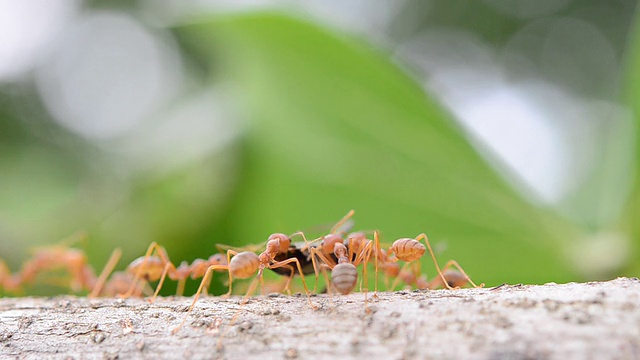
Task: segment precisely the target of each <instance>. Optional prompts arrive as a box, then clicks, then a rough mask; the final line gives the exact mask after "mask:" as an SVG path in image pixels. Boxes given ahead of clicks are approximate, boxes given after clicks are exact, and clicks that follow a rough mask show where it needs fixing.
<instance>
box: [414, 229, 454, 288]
mask: <svg viewBox="0 0 640 360" xmlns="http://www.w3.org/2000/svg"><path fill="white" fill-rule="evenodd" d="M421 239H424V242H425V244H427V249H429V254H431V259H432V260H433V264H434V265H435V266H436V270H438V276H440V279H442V283H443V284H444V286H445V287H446V288H447V289H448V290H453V288H452V287H451V286H449V283H447V280H446V279H445V278H444V275H443V274H442V270H440V266H439V265H438V261H436V256H435V254H434V253H433V249H431V244H429V238H427V235H426V234H425V233H422V234H420V235H418V236H417V237H416V240H417V241H420V240H421Z"/></svg>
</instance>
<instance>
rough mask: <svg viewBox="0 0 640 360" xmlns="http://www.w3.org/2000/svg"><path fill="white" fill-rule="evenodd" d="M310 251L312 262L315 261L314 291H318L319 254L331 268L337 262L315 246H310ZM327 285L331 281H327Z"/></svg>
mask: <svg viewBox="0 0 640 360" xmlns="http://www.w3.org/2000/svg"><path fill="white" fill-rule="evenodd" d="M309 251H310V252H311V262H312V263H313V271H314V272H315V274H316V284H315V286H314V287H313V292H314V293H315V292H317V289H318V264H317V262H316V256H318V258H320V260H322V261H323V262H324V263H325V264H326V265H327V266H329V268H331V269H333V268H334V267H335V266H336V264H335V262H334V261H333V259H330V258H327V257H326V256H325V255H324V254H323V253H322V252H321V251H320V250H317V249H315V248H310V249H309ZM321 266H322V265H321ZM327 286H329V283H327Z"/></svg>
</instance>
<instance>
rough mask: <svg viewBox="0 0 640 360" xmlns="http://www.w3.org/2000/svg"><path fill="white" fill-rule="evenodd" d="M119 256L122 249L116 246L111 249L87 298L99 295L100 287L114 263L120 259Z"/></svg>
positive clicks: (102, 285) (114, 265)
mask: <svg viewBox="0 0 640 360" xmlns="http://www.w3.org/2000/svg"><path fill="white" fill-rule="evenodd" d="M121 256H122V250H121V249H120V248H116V249H115V250H113V252H112V253H111V256H110V257H109V260H108V261H107V264H106V265H105V266H104V268H103V269H102V272H100V276H99V277H98V280H97V281H96V284H95V285H94V287H93V289H92V290H91V293H90V294H89V296H88V297H89V298H94V297H97V296H98V295H100V292H101V291H102V288H103V287H104V284H105V282H106V281H107V278H108V277H109V275H110V274H111V272H112V271H113V268H115V267H116V265H117V264H118V261H120V257H121Z"/></svg>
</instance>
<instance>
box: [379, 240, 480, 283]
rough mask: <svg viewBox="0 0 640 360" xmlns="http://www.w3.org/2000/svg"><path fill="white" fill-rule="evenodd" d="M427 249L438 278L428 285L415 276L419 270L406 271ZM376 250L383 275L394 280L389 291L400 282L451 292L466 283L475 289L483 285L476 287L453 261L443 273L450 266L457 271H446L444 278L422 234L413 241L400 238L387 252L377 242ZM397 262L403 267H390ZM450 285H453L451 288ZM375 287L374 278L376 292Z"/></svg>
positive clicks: (427, 241) (446, 268)
mask: <svg viewBox="0 0 640 360" xmlns="http://www.w3.org/2000/svg"><path fill="white" fill-rule="evenodd" d="M423 239H424V242H425V244H426V248H425V246H424V245H422V243H420V240H423ZM427 249H428V250H429V254H430V255H431V259H432V260H433V263H434V265H435V267H436V270H437V271H438V277H436V278H435V279H434V280H432V281H431V282H429V283H426V281H425V280H424V279H421V278H419V277H417V276H416V274H417V273H419V272H420V270H419V268H414V271H413V272H409V271H407V267H408V266H409V265H410V264H411V263H412V262H414V261H416V260H419V259H420V258H421V257H422V256H423V255H424V253H425V252H426V250H427ZM376 250H377V251H376V253H377V257H378V261H379V262H380V263H381V264H382V265H381V267H382V268H383V269H384V271H385V273H386V274H387V275H388V276H392V277H395V278H396V280H395V281H394V283H393V284H392V285H391V289H393V288H395V287H396V285H397V283H398V282H399V281H400V280H404V282H405V283H407V284H409V285H412V284H415V285H417V286H418V288H421V289H433V288H437V287H439V286H444V287H445V288H447V289H449V290H452V289H453V288H454V287H458V286H459V284H462V286H463V285H464V284H466V283H467V282H468V283H470V284H471V285H472V286H473V287H475V288H478V287H482V286H484V284H480V285H479V286H478V285H476V284H475V283H474V282H473V281H472V280H471V278H469V276H468V275H467V274H466V273H465V272H464V270H463V269H462V267H461V266H460V265H459V264H458V263H457V262H456V261H455V260H451V261H449V262H448V263H447V264H446V266H445V268H444V269H445V271H447V270H448V269H449V268H450V267H451V266H454V267H456V268H457V269H458V271H447V273H446V276H445V273H444V272H443V271H442V270H440V266H439V265H438V262H437V261H436V257H435V255H434V253H433V250H432V248H431V244H430V243H429V239H428V238H427V235H426V234H424V233H422V234H420V235H418V236H417V237H416V238H414V239H412V238H401V239H398V240H396V241H394V242H393V244H392V245H391V247H390V248H389V251H388V252H384V251H383V250H382V249H380V244H379V242H377V243H376ZM398 260H402V261H405V262H406V264H405V266H404V267H403V268H402V269H399V270H398V267H397V265H392V264H393V263H396V262H397V261H398ZM418 266H419V265H418ZM461 277H462V278H464V281H462V280H461ZM451 284H453V286H452V285H451ZM377 286H378V284H377V277H376V291H377V288H378V287H377Z"/></svg>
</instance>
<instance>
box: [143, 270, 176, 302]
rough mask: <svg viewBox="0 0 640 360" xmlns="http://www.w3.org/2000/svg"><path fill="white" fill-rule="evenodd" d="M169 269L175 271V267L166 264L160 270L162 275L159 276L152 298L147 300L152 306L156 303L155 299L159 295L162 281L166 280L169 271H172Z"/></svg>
mask: <svg viewBox="0 0 640 360" xmlns="http://www.w3.org/2000/svg"><path fill="white" fill-rule="evenodd" d="M171 268H173V271H175V270H176V267H175V266H173V264H172V263H170V262H168V263H166V264H165V266H164V269H163V270H162V275H161V276H160V281H159V282H158V286H156V291H155V292H154V293H153V297H152V298H151V299H150V300H149V303H150V304H153V302H154V301H156V297H158V293H160V289H162V284H164V279H166V277H167V273H168V272H169V270H172V269H171Z"/></svg>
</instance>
